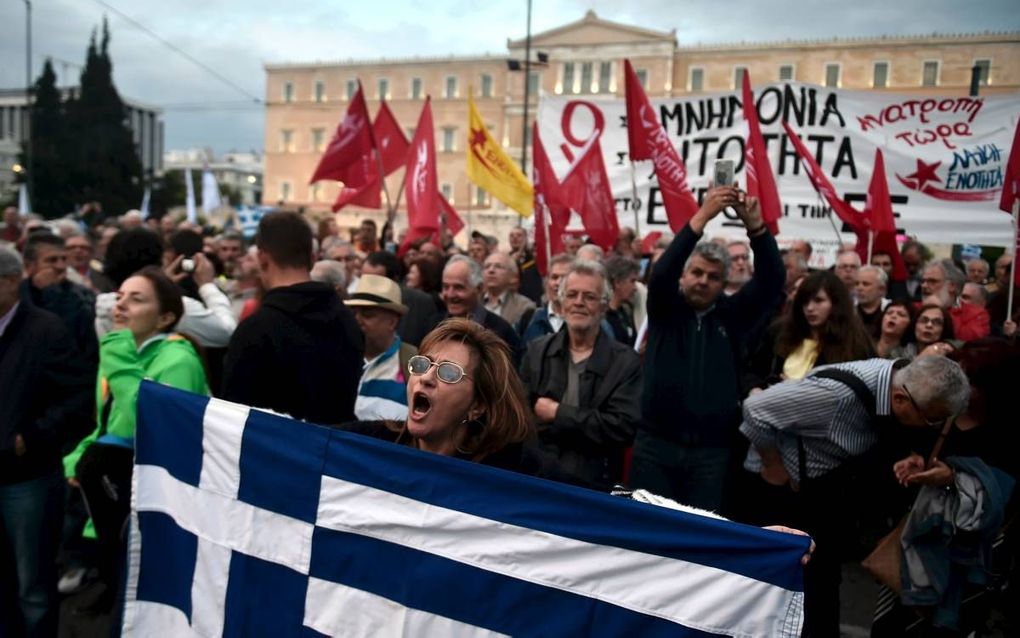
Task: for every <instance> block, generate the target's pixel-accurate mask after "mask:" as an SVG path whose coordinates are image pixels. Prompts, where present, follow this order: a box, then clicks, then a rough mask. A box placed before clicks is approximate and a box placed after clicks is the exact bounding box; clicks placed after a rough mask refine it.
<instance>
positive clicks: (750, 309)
mask: <svg viewBox="0 0 1020 638" xmlns="http://www.w3.org/2000/svg"><path fill="white" fill-rule="evenodd" d="M727 207H732V208H733V209H734V210H735V211H736V212H737V215H739V217H740V219H741V220H742V221H743V222H744V225H745V226H746V227H747V236H748V238H749V239H750V241H751V250H752V251H753V252H754V277H753V278H752V279H751V281H750V282H748V283H747V284H746V285H745V286H744V287H743V288H741V289H740V291H739V292H737V293H736V294H734V295H732V296H729V297H727V296H724V295H723V294H722V293H723V288H724V286H725V285H726V276H727V271H728V269H729V255H728V254H727V252H726V249H725V248H723V247H721V246H719V245H717V244H713V243H710V242H702V243H698V240H699V239H700V238H701V235H702V233H703V232H704V230H705V226H706V224H708V222H709V221H711V220H712V219H714V218H715V217H716V216H717V215H718V214H719V213H721V212H722V211H723V210H724V209H725V208H727ZM784 281H785V270H784V268H783V262H782V260H781V259H780V256H779V248H778V247H777V246H776V240H775V238H773V237H772V235H771V234H770V233H769V231H768V229H767V228H766V226H765V224H764V222H763V221H762V217H761V210H760V208H759V205H758V201H757V199H755V198H753V197H748V196H746V195H745V193H743V192H742V191H740V190H739V189H737V188H736V187H732V186H720V187H716V188H713V189H711V190H709V191H708V193H707V194H706V195H705V200H704V203H703V204H702V206H701V208H700V209H699V210H698V212H697V213H696V214H695V215H694V217H692V218H691V220H690V222H688V224H687V226H685V227H684V228H683V229H682V230H681V231H680V232H679V233H678V234H677V236H676V237H675V238H674V239H673V242H672V243H671V244H670V246H669V248H667V249H666V252H665V253H663V255H662V257H661V258H660V259H659V261H658V262H656V264H655V267H654V268H653V270H652V276H651V280H650V281H649V284H648V347H647V350H646V353H645V372H644V377H645V383H644V389H643V394H642V401H641V404H642V423H641V424H640V426H639V430H638V433H637V436H636V439H635V443H634V459H633V468H632V472H631V485H632V486H633V487H635V488H644V489H647V490H649V491H651V492H654V493H656V494H661V495H663V496H667V497H669V498H672V499H674V500H677V501H679V502H681V503H685V504H687V505H693V506H695V507H701V508H704V509H709V510H718V509H719V508H720V506H721V504H722V498H723V488H724V483H725V478H726V470H727V466H728V465H729V460H730V446H731V442H732V440H733V435H734V433H735V432H736V430H737V427H738V426H739V425H740V400H741V398H742V389H741V387H740V372H741V370H740V359H741V351H742V342H743V339H744V337H745V335H746V334H747V333H748V331H749V330H751V329H752V328H753V327H754V326H755V325H756V324H757V322H758V321H759V319H760V317H761V315H762V314H763V313H765V312H770V311H771V310H772V309H773V308H775V307H776V303H775V302H776V299H777V298H778V296H779V295H781V294H782V290H783V283H784ZM678 282H679V286H678Z"/></svg>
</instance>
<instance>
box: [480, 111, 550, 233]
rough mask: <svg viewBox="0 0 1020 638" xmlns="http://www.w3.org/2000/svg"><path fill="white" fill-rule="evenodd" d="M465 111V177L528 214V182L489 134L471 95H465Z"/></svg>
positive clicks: (517, 209)
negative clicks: (466, 131)
mask: <svg viewBox="0 0 1020 638" xmlns="http://www.w3.org/2000/svg"><path fill="white" fill-rule="evenodd" d="M468 112H469V114H470V116H469V117H470V122H469V123H468V143H467V175H468V179H469V180H471V181H472V182H474V184H475V185H476V186H479V187H481V188H484V189H485V190H487V191H488V192H489V193H491V194H492V196H493V197H495V198H496V199H498V200H499V201H501V202H503V203H504V204H506V205H507V206H509V207H510V208H512V209H514V210H515V211H517V212H518V213H520V214H521V215H523V216H524V217H530V216H531V209H532V205H533V203H534V200H533V194H532V188H531V182H529V181H528V178H527V177H525V176H524V173H522V172H521V169H520V168H518V167H517V164H515V163H514V161H513V160H511V159H510V157H509V156H508V155H507V154H506V153H504V152H503V149H502V148H501V147H500V145H499V144H497V143H496V140H494V139H492V136H491V135H489V129H488V128H487V127H486V126H485V122H483V121H482V116H481V115H479V114H478V109H477V108H475V100H474V97H471V96H469V97H468Z"/></svg>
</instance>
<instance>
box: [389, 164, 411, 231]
mask: <svg viewBox="0 0 1020 638" xmlns="http://www.w3.org/2000/svg"><path fill="white" fill-rule="evenodd" d="M406 179H407V170H406V169H405V170H404V174H403V175H401V176H400V188H398V189H397V202H396V203H395V204H393V207H392V208H390V210H389V211H388V212H387V217H388V219H389V220H390V221H393V219H395V218H396V216H397V209H398V208H400V198H401V197H402V196H403V195H404V181H405V180H406Z"/></svg>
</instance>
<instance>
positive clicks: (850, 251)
mask: <svg viewBox="0 0 1020 638" xmlns="http://www.w3.org/2000/svg"><path fill="white" fill-rule="evenodd" d="M843 255H852V256H853V258H854V261H856V262H857V265H858V266H860V265H861V256H860V255H858V254H857V251H856V250H853V249H852V248H848V249H845V250H841V251H839V252H838V253H836V261H837V262H838V261H839V258H840V257H842V256H843Z"/></svg>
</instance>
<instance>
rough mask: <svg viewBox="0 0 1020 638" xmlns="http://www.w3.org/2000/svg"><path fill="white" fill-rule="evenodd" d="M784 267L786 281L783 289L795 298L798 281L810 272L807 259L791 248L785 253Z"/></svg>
mask: <svg viewBox="0 0 1020 638" xmlns="http://www.w3.org/2000/svg"><path fill="white" fill-rule="evenodd" d="M783 267H784V268H785V269H786V283H785V284H784V285H783V290H784V291H786V295H787V297H789V298H791V299H792V298H793V293H794V291H795V289H796V286H797V282H798V281H799V280H800V279H802V278H803V277H806V276H807V274H808V267H807V261H805V260H804V256H803V255H801V254H800V253H799V252H797V251H795V250H789V251H787V253H786V254H785V255H783Z"/></svg>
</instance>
